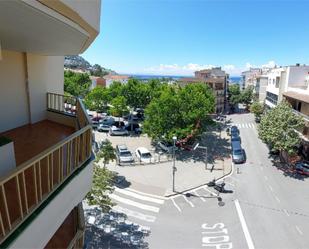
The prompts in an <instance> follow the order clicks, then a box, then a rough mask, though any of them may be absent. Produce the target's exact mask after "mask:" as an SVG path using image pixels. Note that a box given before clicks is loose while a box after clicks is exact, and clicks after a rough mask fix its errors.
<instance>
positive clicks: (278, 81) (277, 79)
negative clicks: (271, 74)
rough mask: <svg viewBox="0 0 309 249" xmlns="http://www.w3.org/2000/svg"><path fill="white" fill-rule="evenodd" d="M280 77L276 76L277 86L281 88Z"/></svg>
mask: <svg viewBox="0 0 309 249" xmlns="http://www.w3.org/2000/svg"><path fill="white" fill-rule="evenodd" d="M279 83H280V77H276V88H279Z"/></svg>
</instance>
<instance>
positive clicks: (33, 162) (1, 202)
mask: <svg viewBox="0 0 309 249" xmlns="http://www.w3.org/2000/svg"><path fill="white" fill-rule="evenodd" d="M68 105H71V106H70V110H69V109H68V107H69V106H68ZM47 109H48V110H54V111H58V112H63V113H70V114H72V115H74V116H75V117H76V120H77V122H78V123H79V129H78V130H77V131H76V132H75V133H73V134H72V135H70V136H69V137H67V138H65V139H64V140H63V141H61V142H59V143H57V144H55V145H54V146H52V147H51V148H49V149H47V150H45V151H43V152H42V153H40V154H39V155H37V156H36V157H34V158H32V159H30V160H29V161H27V162H25V163H23V164H22V165H20V166H18V167H17V168H16V169H15V170H14V171H12V172H11V173H10V174H9V175H7V176H4V177H2V178H0V243H2V241H3V240H4V239H5V238H7V237H8V236H9V235H10V234H11V233H12V232H13V231H14V230H15V229H16V228H17V227H18V226H19V225H20V224H21V223H22V221H23V220H25V219H26V218H27V217H28V216H29V215H30V214H31V213H32V212H33V211H34V210H36V209H37V208H38V207H39V206H40V204H41V203H43V202H44V201H45V200H46V199H47V198H48V197H49V196H50V195H51V194H52V193H53V192H54V191H55V190H56V189H57V188H58V186H60V185H61V184H62V183H63V182H64V181H65V180H66V179H67V178H68V177H69V176H70V175H71V174H72V173H73V172H74V171H75V170H76V169H78V168H79V167H80V166H82V165H83V164H84V163H85V162H86V161H87V160H88V159H89V158H90V157H91V143H92V129H91V125H90V121H89V119H88V115H87V113H86V111H85V108H84V106H83V104H82V102H81V100H79V99H76V98H72V97H66V96H63V95H59V94H52V93H48V94H47ZM72 110H76V111H75V112H73V111H72Z"/></svg>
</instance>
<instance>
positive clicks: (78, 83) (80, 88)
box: [64, 71, 91, 98]
mask: <svg viewBox="0 0 309 249" xmlns="http://www.w3.org/2000/svg"><path fill="white" fill-rule="evenodd" d="M90 85H91V80H90V78H89V75H88V74H85V73H75V72H72V71H64V92H65V93H68V94H70V95H73V96H76V97H82V98H83V97H85V95H86V94H87V93H88V91H89V87H90Z"/></svg>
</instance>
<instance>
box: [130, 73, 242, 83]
mask: <svg viewBox="0 0 309 249" xmlns="http://www.w3.org/2000/svg"><path fill="white" fill-rule="evenodd" d="M130 76H131V77H133V78H136V79H139V80H142V81H147V80H150V79H163V78H164V79H169V80H179V79H181V78H186V77H188V76H181V75H147V74H145V75H141V74H131V75H130ZM192 77H193V76H192ZM240 81H241V77H240V76H231V77H230V83H231V84H240Z"/></svg>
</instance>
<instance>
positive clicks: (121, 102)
mask: <svg viewBox="0 0 309 249" xmlns="http://www.w3.org/2000/svg"><path fill="white" fill-rule="evenodd" d="M111 105H112V109H111V111H112V114H113V115H114V116H116V117H122V116H123V115H124V114H126V113H128V111H129V110H128V107H127V103H126V98H125V97H123V96H118V97H116V98H114V99H113V100H112V102H111Z"/></svg>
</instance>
